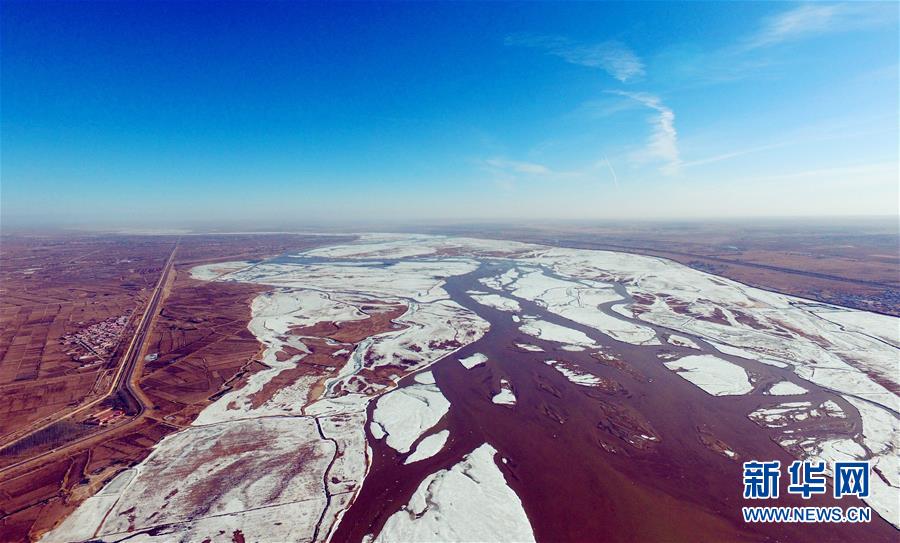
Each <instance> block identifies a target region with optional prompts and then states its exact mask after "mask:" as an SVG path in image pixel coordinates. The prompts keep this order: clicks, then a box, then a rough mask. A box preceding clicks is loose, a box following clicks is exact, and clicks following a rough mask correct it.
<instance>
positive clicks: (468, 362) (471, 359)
mask: <svg viewBox="0 0 900 543" xmlns="http://www.w3.org/2000/svg"><path fill="white" fill-rule="evenodd" d="M487 360H488V357H487V356H485V355H483V354H482V353H475V354H473V355H471V356H467V357H465V358H460V359H459V363H460V364H462V365H463V367H465V368H466V369H467V370H470V369H472V368H474V367H475V366H480V365H481V364H484V363H485V362H487Z"/></svg>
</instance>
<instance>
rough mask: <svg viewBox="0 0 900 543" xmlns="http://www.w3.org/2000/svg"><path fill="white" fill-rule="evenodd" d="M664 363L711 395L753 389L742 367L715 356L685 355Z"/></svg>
mask: <svg viewBox="0 0 900 543" xmlns="http://www.w3.org/2000/svg"><path fill="white" fill-rule="evenodd" d="M664 364H665V366H666V367H667V368H669V369H670V370H673V371H676V372H678V375H680V376H681V377H684V378H685V379H687V380H688V381H690V382H692V383H694V384H695V385H697V386H698V387H700V388H702V389H703V390H705V391H706V392H708V393H710V394H712V395H713V396H729V395H739V394H746V393H748V392H750V391H751V390H753V385H751V384H750V380H749V379H748V378H747V372H745V371H744V368H742V367H740V366H738V365H737V364H732V363H731V362H729V361H727V360H723V359H721V358H719V357H716V356H712V355H708V354H701V355H692V356H685V357H684V358H679V359H678V360H672V361H670V362H665V363H664Z"/></svg>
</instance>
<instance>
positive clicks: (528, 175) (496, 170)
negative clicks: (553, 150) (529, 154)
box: [481, 157, 582, 188]
mask: <svg viewBox="0 0 900 543" xmlns="http://www.w3.org/2000/svg"><path fill="white" fill-rule="evenodd" d="M481 164H482V166H483V167H484V168H485V169H486V170H487V171H488V172H490V173H491V176H492V178H493V179H494V182H496V183H497V184H498V185H500V186H502V187H504V188H512V187H513V185H514V184H515V182H516V181H521V180H531V181H535V180H537V181H564V180H570V179H575V178H578V177H580V176H581V175H582V174H581V172H577V171H561V170H555V169H553V168H550V167H549V166H546V165H544V164H539V163H537V162H525V161H521V160H509V159H506V158H502V157H495V158H489V159H486V160H482V161H481Z"/></svg>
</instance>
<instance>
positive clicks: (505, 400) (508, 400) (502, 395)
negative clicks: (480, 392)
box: [491, 379, 516, 406]
mask: <svg viewBox="0 0 900 543" xmlns="http://www.w3.org/2000/svg"><path fill="white" fill-rule="evenodd" d="M491 401H492V402H494V403H495V404H499V405H509V406H513V405H516V395H515V393H514V392H513V391H512V387H511V386H510V384H509V381H507V380H506V379H500V392H498V393H496V394H494V397H493V398H491Z"/></svg>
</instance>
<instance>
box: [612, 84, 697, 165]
mask: <svg viewBox="0 0 900 543" xmlns="http://www.w3.org/2000/svg"><path fill="white" fill-rule="evenodd" d="M609 92H610V93H612V94H618V95H620V96H625V97H627V98H630V99H632V100H635V101H637V102H638V103H640V104H642V105H643V106H645V107H648V108H650V109H652V110H653V111H655V112H656V114H655V115H654V116H653V118H652V119H651V120H650V124H651V126H652V128H653V132H652V133H651V134H650V139H649V141H648V142H647V146H646V147H645V148H644V150H643V151H642V152H641V153H639V154H638V155H637V158H638V159H639V160H642V161H643V160H659V161H662V162H664V165H663V167H662V168H661V171H662V172H663V173H665V174H675V173H678V170H679V168H680V167H681V156H680V154H679V152H678V132H677V131H676V130H675V112H674V111H672V110H671V109H670V108H669V107H667V106H666V105H664V104H663V103H662V100H660V98H659V97H658V96H656V95H653V94H649V93H646V92H625V91H609Z"/></svg>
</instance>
